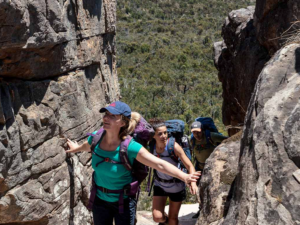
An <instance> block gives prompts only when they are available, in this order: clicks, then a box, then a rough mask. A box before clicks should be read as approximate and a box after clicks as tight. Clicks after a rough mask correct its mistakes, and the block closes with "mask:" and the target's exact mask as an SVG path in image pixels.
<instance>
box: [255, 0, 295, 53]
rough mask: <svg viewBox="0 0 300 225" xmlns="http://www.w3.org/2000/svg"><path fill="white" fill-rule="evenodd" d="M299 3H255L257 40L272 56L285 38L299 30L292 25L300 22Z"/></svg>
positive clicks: (274, 0) (273, 0)
mask: <svg viewBox="0 0 300 225" xmlns="http://www.w3.org/2000/svg"><path fill="white" fill-rule="evenodd" d="M299 12H300V1H299V0H295V1H278V0H260V1H256V8H255V14H254V24H255V27H256V31H257V32H256V33H257V39H258V40H259V42H260V44H261V45H263V46H264V47H265V48H266V49H268V52H269V53H270V54H271V55H273V54H274V53H275V52H276V51H277V50H278V49H280V48H281V47H282V45H283V44H284V42H285V41H286V38H288V37H289V36H290V35H291V33H293V32H295V31H296V30H297V29H299V25H298V24H297V23H296V24H295V25H293V23H295V22H297V21H299V20H300V14H299Z"/></svg>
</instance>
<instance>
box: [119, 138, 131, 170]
mask: <svg viewBox="0 0 300 225" xmlns="http://www.w3.org/2000/svg"><path fill="white" fill-rule="evenodd" d="M131 140H132V137H131V136H129V135H128V136H127V138H126V139H125V140H124V141H122V142H121V146H120V161H121V162H122V164H123V165H124V166H125V168H126V169H127V170H128V171H131V170H132V166H131V165H130V162H129V158H128V151H127V149H128V145H129V143H130V141H131Z"/></svg>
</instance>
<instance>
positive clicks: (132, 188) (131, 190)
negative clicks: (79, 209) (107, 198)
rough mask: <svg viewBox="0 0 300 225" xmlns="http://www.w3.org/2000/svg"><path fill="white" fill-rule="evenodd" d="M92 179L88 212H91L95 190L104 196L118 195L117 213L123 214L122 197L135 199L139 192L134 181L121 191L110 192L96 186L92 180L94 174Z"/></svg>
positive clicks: (136, 182)
mask: <svg viewBox="0 0 300 225" xmlns="http://www.w3.org/2000/svg"><path fill="white" fill-rule="evenodd" d="M92 179H93V180H92V188H91V196H90V199H89V205H88V209H90V210H92V208H93V204H94V201H95V198H96V192H97V189H98V190H100V191H101V192H103V193H105V194H109V193H113V194H120V196H119V201H118V202H119V213H124V195H127V196H131V197H136V196H137V195H138V194H139V190H140V187H139V185H140V184H139V182H138V181H134V182H132V183H130V184H127V185H125V186H124V188H122V189H118V190H110V189H107V188H104V187H101V186H98V185H97V184H96V182H95V180H94V173H93V177H92Z"/></svg>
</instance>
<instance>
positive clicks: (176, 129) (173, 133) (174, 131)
mask: <svg viewBox="0 0 300 225" xmlns="http://www.w3.org/2000/svg"><path fill="white" fill-rule="evenodd" d="M165 124H166V126H167V131H168V136H169V142H168V152H169V155H170V156H171V157H172V159H173V160H175V162H176V161H177V162H179V165H178V168H179V169H181V170H183V171H184V172H187V169H186V168H185V166H184V164H183V163H182V162H181V160H180V159H178V157H177V156H176V155H175V153H174V144H175V141H176V142H177V143H178V144H179V145H180V146H181V147H182V149H183V151H184V153H185V154H186V156H187V157H188V158H189V160H192V157H191V149H190V143H189V138H188V136H187V135H184V122H183V121H182V120H168V121H166V122H165Z"/></svg>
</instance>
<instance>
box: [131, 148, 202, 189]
mask: <svg viewBox="0 0 300 225" xmlns="http://www.w3.org/2000/svg"><path fill="white" fill-rule="evenodd" d="M136 159H137V160H138V161H139V162H141V163H143V164H144V165H146V166H149V167H152V168H154V169H156V170H158V171H160V172H162V173H165V174H168V175H170V176H172V177H176V178H178V179H180V180H182V181H184V182H185V183H186V184H190V183H191V182H196V181H197V179H199V176H200V172H194V173H193V174H186V173H184V172H182V171H181V170H179V169H178V168H176V167H175V166H173V165H172V164H171V163H168V162H167V161H165V160H162V159H159V158H157V157H156V156H154V155H152V154H151V153H149V152H148V151H147V149H145V148H144V147H142V148H141V149H140V151H139V152H138V154H137V156H136Z"/></svg>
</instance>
